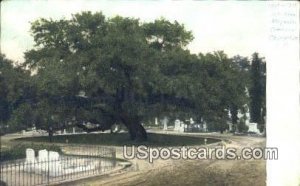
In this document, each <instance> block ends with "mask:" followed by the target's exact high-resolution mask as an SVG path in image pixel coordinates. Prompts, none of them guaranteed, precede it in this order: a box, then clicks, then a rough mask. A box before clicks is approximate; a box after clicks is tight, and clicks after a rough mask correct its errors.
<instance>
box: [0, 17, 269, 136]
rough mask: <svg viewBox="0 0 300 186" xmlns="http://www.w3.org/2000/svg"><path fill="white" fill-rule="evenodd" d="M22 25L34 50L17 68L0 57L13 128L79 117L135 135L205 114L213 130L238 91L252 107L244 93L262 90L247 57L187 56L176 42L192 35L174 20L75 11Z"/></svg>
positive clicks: (236, 102) (241, 101) (237, 104)
mask: <svg viewBox="0 0 300 186" xmlns="http://www.w3.org/2000/svg"><path fill="white" fill-rule="evenodd" d="M31 31H32V35H33V38H34V41H35V47H34V48H33V49H31V50H29V51H27V52H26V53H25V59H26V61H25V63H24V66H23V68H19V67H16V68H14V67H12V65H11V64H10V63H11V62H8V61H7V60H6V59H4V58H3V57H2V58H1V60H2V61H1V66H0V68H1V71H3V73H2V74H0V78H1V79H0V82H1V84H0V86H1V89H0V94H1V97H0V103H1V106H0V110H3V111H4V113H5V114H0V116H1V117H0V119H1V120H0V122H2V123H9V125H11V126H12V127H13V128H15V129H21V128H24V127H25V128H26V127H28V126H30V125H31V124H32V123H35V124H36V126H37V128H40V129H44V130H48V132H49V134H50V132H51V131H50V128H52V129H53V130H54V131H55V130H60V129H63V128H67V127H70V126H75V125H76V126H78V127H82V128H83V129H85V130H88V131H89V130H90V129H87V128H85V127H84V126H83V125H82V124H83V123H86V122H90V123H92V124H93V125H94V126H97V127H95V130H107V129H110V127H111V126H112V125H113V124H115V123H121V124H124V125H125V126H126V127H127V129H128V131H129V133H130V135H131V138H132V139H136V138H138V137H141V136H142V137H143V138H144V139H145V138H146V131H145V130H144V128H143V127H142V126H141V125H140V123H141V122H144V123H145V122H147V121H149V120H150V119H153V118H154V117H165V116H168V117H170V118H171V120H172V119H175V118H179V119H185V118H187V117H188V118H189V117H193V118H196V120H198V122H200V121H202V120H205V121H206V122H207V123H208V124H209V125H210V126H209V127H210V128H211V130H220V131H223V130H225V129H226V126H227V125H226V122H227V121H228V120H229V119H231V120H232V122H233V123H234V124H237V122H238V121H237V113H238V110H241V109H243V107H244V106H245V105H246V104H248V102H249V98H248V97H249V96H248V95H247V90H249V91H250V98H251V100H252V102H251V103H252V106H253V105H256V104H254V102H253V100H254V99H256V97H257V96H258V95H254V94H253V93H254V92H257V91H256V90H258V89H259V91H261V90H262V89H264V88H263V87H265V82H264V83H263V82H262V85H261V86H260V87H259V88H255V86H253V85H256V84H257V83H253V82H254V81H256V80H254V71H253V70H251V69H255V68H254V67H253V65H254V64H255V62H252V67H251V68H250V63H249V61H248V59H247V58H243V57H241V56H235V57H233V58H229V57H228V56H227V55H226V54H225V53H224V52H223V51H216V52H213V53H207V54H202V53H199V54H198V55H194V54H191V53H190V51H189V50H187V49H186V46H187V45H188V44H189V42H191V41H192V40H193V35H192V33H191V31H188V30H186V28H185V27H184V25H182V24H179V23H178V22H177V21H174V22H170V21H168V20H166V19H163V18H161V19H158V20H155V21H153V22H140V21H139V20H138V19H134V18H126V17H120V16H116V17H112V18H106V17H105V16H104V15H103V14H102V13H91V12H82V13H78V14H75V15H73V16H72V18H71V19H68V20H67V19H60V20H52V19H44V18H41V19H38V20H36V21H34V22H33V23H32V27H31ZM253 60H254V58H253ZM254 61H255V60H254ZM256 61H257V60H256ZM27 68H28V69H30V70H31V71H34V72H35V73H34V74H32V75H31V76H30V75H29V73H28V71H26V70H24V69H27ZM3 69H6V71H7V72H6V71H4V70H3ZM1 71H0V72H1ZM250 71H251V73H252V75H251V73H250ZM10 74H13V75H10ZM260 82H261V80H260ZM2 87H4V88H3V89H2ZM4 90H5V91H4ZM261 93H262V92H259V95H262V94H261ZM264 96H265V95H264ZM258 102H265V98H263V97H260V98H259V99H258ZM259 105H264V104H261V103H260V104H259ZM252 110H253V109H252ZM265 110H266V109H265V107H264V109H263V112H264V113H265ZM228 111H229V112H230V113H231V115H232V118H228ZM262 115H264V114H262ZM260 118H262V117H260ZM8 120H9V121H8ZM260 120H261V119H260Z"/></svg>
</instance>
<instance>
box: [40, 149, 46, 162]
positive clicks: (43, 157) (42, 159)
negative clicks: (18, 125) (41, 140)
mask: <svg viewBox="0 0 300 186" xmlns="http://www.w3.org/2000/svg"><path fill="white" fill-rule="evenodd" d="M38 160H39V162H44V161H48V151H47V150H46V149H44V150H39V157H38Z"/></svg>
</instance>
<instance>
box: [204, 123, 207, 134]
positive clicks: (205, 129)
mask: <svg viewBox="0 0 300 186" xmlns="http://www.w3.org/2000/svg"><path fill="white" fill-rule="evenodd" d="M203 131H205V132H206V131H207V125H206V122H203Z"/></svg>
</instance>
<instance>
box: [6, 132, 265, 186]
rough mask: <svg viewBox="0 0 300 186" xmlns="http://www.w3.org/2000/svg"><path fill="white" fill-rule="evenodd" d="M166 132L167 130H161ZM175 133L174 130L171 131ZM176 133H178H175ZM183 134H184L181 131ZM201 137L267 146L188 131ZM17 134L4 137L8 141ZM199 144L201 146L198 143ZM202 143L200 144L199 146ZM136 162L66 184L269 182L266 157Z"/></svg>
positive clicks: (256, 140) (230, 143)
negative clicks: (126, 168) (111, 172)
mask: <svg viewBox="0 0 300 186" xmlns="http://www.w3.org/2000/svg"><path fill="white" fill-rule="evenodd" d="M161 133H164V132H161ZM168 133H172V132H168ZM172 134H174V133H172ZM178 135H180V134H178ZM184 135H191V136H199V137H210V138H219V139H221V140H223V141H222V142H219V143H216V144H211V145H208V146H209V147H211V148H213V147H217V146H218V147H220V146H221V145H225V146H226V147H227V148H228V147H234V148H237V149H238V150H241V149H242V148H244V147H265V138H259V137H248V136H232V135H218V134H186V133H185V134H184ZM16 137H17V135H16V136H7V137H2V139H1V140H2V142H4V144H6V143H8V142H9V140H11V139H13V138H16ZM196 147H197V146H196ZM198 147H199V146H198ZM116 149H117V158H124V157H123V148H122V147H116ZM130 161H131V163H132V166H131V167H130V168H129V169H128V170H126V171H120V172H116V173H114V174H111V175H107V176H99V177H94V178H89V179H84V180H79V181H75V182H72V183H69V184H64V185H70V186H71V185H72V186H73V185H78V186H81V185H83V186H97V185H112V186H115V185H128V186H129V185H153V186H156V185H204V186H206V185H207V186H215V185H216V186H219V185H220V186H223V185H229V186H235V185H236V186H244V185H245V186H247V185H249V186H250V185H251V186H252V185H257V186H264V185H266V183H265V179H266V161H265V160H216V159H211V160H199V159H198V160H184V159H181V160H170V159H168V160H162V159H158V160H155V161H154V162H153V163H149V162H148V160H139V159H133V160H130Z"/></svg>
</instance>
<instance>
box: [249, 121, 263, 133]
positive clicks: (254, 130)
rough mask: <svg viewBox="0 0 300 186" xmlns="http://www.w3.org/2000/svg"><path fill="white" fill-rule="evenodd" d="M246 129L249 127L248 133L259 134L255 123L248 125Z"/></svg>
mask: <svg viewBox="0 0 300 186" xmlns="http://www.w3.org/2000/svg"><path fill="white" fill-rule="evenodd" d="M248 127H249V129H248V132H255V133H260V131H259V130H258V128H257V123H249V124H248Z"/></svg>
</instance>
